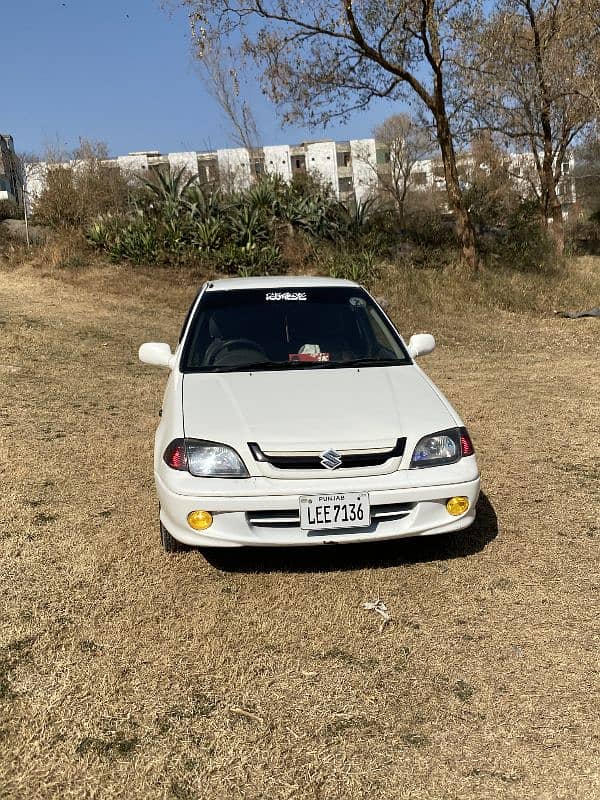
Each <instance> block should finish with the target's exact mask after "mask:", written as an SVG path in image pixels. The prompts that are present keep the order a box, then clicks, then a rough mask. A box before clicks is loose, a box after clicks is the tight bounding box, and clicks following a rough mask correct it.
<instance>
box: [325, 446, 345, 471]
mask: <svg viewBox="0 0 600 800" xmlns="http://www.w3.org/2000/svg"><path fill="white" fill-rule="evenodd" d="M321 464H322V466H324V467H325V468H326V469H337V468H338V467H341V466H342V458H341V456H340V454H339V453H338V452H336V451H335V450H334V449H333V448H330V449H329V450H325V451H324V452H323V453H321Z"/></svg>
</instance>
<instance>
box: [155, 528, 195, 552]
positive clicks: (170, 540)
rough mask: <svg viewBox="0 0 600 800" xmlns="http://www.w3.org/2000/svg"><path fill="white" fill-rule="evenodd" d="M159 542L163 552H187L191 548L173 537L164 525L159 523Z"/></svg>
mask: <svg viewBox="0 0 600 800" xmlns="http://www.w3.org/2000/svg"><path fill="white" fill-rule="evenodd" d="M160 543H161V544H162V546H163V550H164V551H165V553H188V552H189V551H190V550H191V549H192V548H191V547H189V546H188V545H187V544H183V543H182V542H179V541H178V540H177V539H175V538H174V537H173V536H171V534H170V533H169V531H168V530H167V529H166V528H165V526H164V525H163V524H162V522H161V523H160Z"/></svg>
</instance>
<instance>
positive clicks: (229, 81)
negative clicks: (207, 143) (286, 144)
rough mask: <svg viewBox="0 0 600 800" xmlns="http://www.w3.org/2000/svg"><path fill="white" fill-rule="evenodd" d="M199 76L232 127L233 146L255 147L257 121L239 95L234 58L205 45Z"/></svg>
mask: <svg viewBox="0 0 600 800" xmlns="http://www.w3.org/2000/svg"><path fill="white" fill-rule="evenodd" d="M200 76H201V79H202V82H203V83H204V85H205V87H206V89H207V91H208V92H209V94H210V95H211V97H213V98H214V100H215V101H216V102H217V104H218V106H219V108H220V109H221V112H222V114H223V116H224V117H225V119H226V120H227V122H228V124H229V125H230V126H231V137H232V140H233V142H234V144H236V145H238V146H239V147H245V148H246V149H247V150H250V151H252V150H254V149H255V148H256V147H258V144H259V136H258V128H257V125H256V119H255V117H254V113H253V111H252V109H251V107H250V105H249V103H248V102H247V101H246V100H244V99H243V98H242V96H241V91H240V82H239V76H238V71H237V69H236V67H235V66H234V62H233V58H231V57H229V56H228V55H227V54H226V53H225V52H224V51H223V50H221V49H220V48H219V47H218V46H217V47H208V46H205V47H204V49H203V51H202V58H201V60H200Z"/></svg>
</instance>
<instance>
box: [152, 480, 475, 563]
mask: <svg viewBox="0 0 600 800" xmlns="http://www.w3.org/2000/svg"><path fill="white" fill-rule="evenodd" d="M155 479H156V488H157V492H158V496H159V500H160V505H161V510H160V518H161V521H162V523H163V525H164V526H165V527H166V529H167V530H168V531H169V533H170V534H171V535H172V536H173V537H174V538H175V539H177V540H178V541H180V542H183V543H184V544H188V545H192V546H195V547H244V546H246V547H247V546H251V547H262V546H268V547H299V546H310V545H317V544H347V543H351V542H352V543H356V542H373V541H382V540H384V539H399V538H406V537H410V536H429V535H432V534H438V533H449V532H452V531H459V530H462V529H464V528H467V527H468V526H469V525H470V524H471V523H472V522H473V520H474V519H475V506H476V503H477V498H478V496H479V487H480V479H479V476H477V477H476V478H474V479H472V480H468V481H458V482H452V483H448V484H441V485H436V486H421V487H408V488H407V487H398V488H389V487H386V488H381V489H375V488H370V487H369V488H368V491H369V498H370V503H371V507H372V509H377V510H378V512H377V516H375V518H374V519H373V520H372V523H371V525H370V526H369V527H367V528H348V529H337V530H333V531H331V530H327V531H303V530H301V529H300V525H299V522H298V521H297V520H295V519H294V518H293V517H294V515H293V514H292V513H291V512H294V511H298V508H299V496H300V495H301V494H318V493H321V492H322V491H323V489H322V488H321V489H318V490H312V489H311V490H307V488H306V487H305V486H302V487H298V490H297V491H294V492H289V493H285V494H267V493H265V494H256V493H253V494H248V495H244V496H239V495H238V496H231V495H228V496H223V495H210V496H195V495H189V494H181V493H178V492H174V491H173V490H172V489H171V488H169V487H168V486H167V485H166V483H165V482H164V481H163V480H162V479H161V477H160V476H159V475H156V476H155ZM297 483H298V482H297ZM352 483H354V482H352ZM385 483H389V479H388V480H386V481H385ZM295 488H296V487H294V489H295ZM365 488H367V487H357V486H356V483H354V485H350V482H347V481H344V482H342V484H341V485H340V486H336V489H335V491H336V492H338V491H339V492H344V491H347V492H350V491H363V490H364V489H365ZM326 491H327V492H328V493H330V492H332V491H334V490H332V489H330V488H329V485H328V486H327V487H326ZM456 495H462V496H465V497H468V498H469V509H468V511H467V512H466V513H465V514H463V515H462V516H460V517H453V516H451V515H450V514H449V513H448V511H447V510H446V501H447V500H448V499H449V498H450V497H454V496H456ZM386 506H389V510H388V511H387V512H386V510H385V507H386ZM198 509H200V510H204V511H210V512H211V514H212V515H213V520H214V521H213V524H212V526H211V527H210V528H209V529H208V530H207V531H202V532H199V531H194V530H192V529H191V528H190V527H189V525H188V524H187V515H188V514H189V513H190V511H195V510H198ZM261 512H262V513H261ZM277 512H283V513H280V514H279V515H278V514H277ZM286 512H287V514H286ZM286 517H287V519H285V518H286ZM282 518H284V521H279V522H273V520H281V519H282ZM269 520H271V521H269Z"/></svg>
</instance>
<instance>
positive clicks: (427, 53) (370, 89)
mask: <svg viewBox="0 0 600 800" xmlns="http://www.w3.org/2000/svg"><path fill="white" fill-rule="evenodd" d="M174 1H175V0H174ZM179 2H180V3H181V4H182V5H184V6H187V7H188V8H189V10H190V19H191V22H192V28H193V32H194V41H195V43H196V46H197V52H198V55H199V57H202V55H203V53H204V51H205V48H206V46H207V43H210V47H220V46H223V43H224V42H233V43H235V42H238V43H240V48H239V52H241V53H243V54H246V55H248V56H250V57H252V58H253V59H254V60H255V61H256V62H257V63H258V64H259V65H261V66H262V67H263V71H262V74H261V77H262V82H263V88H264V89H265V91H266V92H267V93H268V94H269V96H270V97H271V98H272V99H273V100H274V101H275V103H276V104H278V105H279V107H281V108H282V109H283V110H284V111H285V112H286V113H285V115H284V120H285V121H287V122H292V121H298V120H303V121H305V122H308V123H309V124H311V125H318V124H323V125H325V124H327V123H328V122H329V121H330V120H332V119H333V118H336V117H346V116H347V115H348V114H349V113H350V112H352V111H355V110H364V109H365V108H367V106H368V105H369V104H370V102H371V101H372V100H373V99H374V98H387V99H389V100H391V101H399V100H401V99H405V98H407V97H409V98H411V99H413V100H416V101H417V102H418V103H419V104H420V106H421V108H422V109H423V110H424V111H425V112H426V113H427V114H428V115H429V116H430V118H431V120H432V122H433V125H434V128H435V131H436V138H437V142H438V145H439V148H440V152H441V157H442V162H443V167H444V176H445V180H446V188H447V193H448V200H449V203H450V206H451V208H452V210H453V212H454V215H455V219H456V226H457V233H458V237H459V240H460V242H461V246H462V254H463V261H464V263H465V264H466V265H468V266H469V267H471V268H472V269H476V267H477V252H476V247H475V234H474V231H473V226H472V224H471V221H470V219H469V214H468V211H467V209H466V207H465V204H464V201H463V193H462V188H461V185H460V181H459V177H458V172H457V167H456V154H455V136H456V127H455V120H456V118H455V116H454V114H455V112H457V111H458V110H460V108H461V97H460V96H459V94H460V91H461V90H462V82H461V81H460V80H456V77H457V76H456V71H455V67H454V64H455V61H454V53H455V51H456V49H457V41H458V40H459V39H460V37H461V36H462V35H463V33H464V31H465V30H467V29H468V28H469V26H470V20H471V17H472V14H473V9H474V7H475V6H477V5H478V0H399V1H398V2H393V3H392V2H389V0H369V2H366V0H312V2H310V3H308V2H305V0H179Z"/></svg>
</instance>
